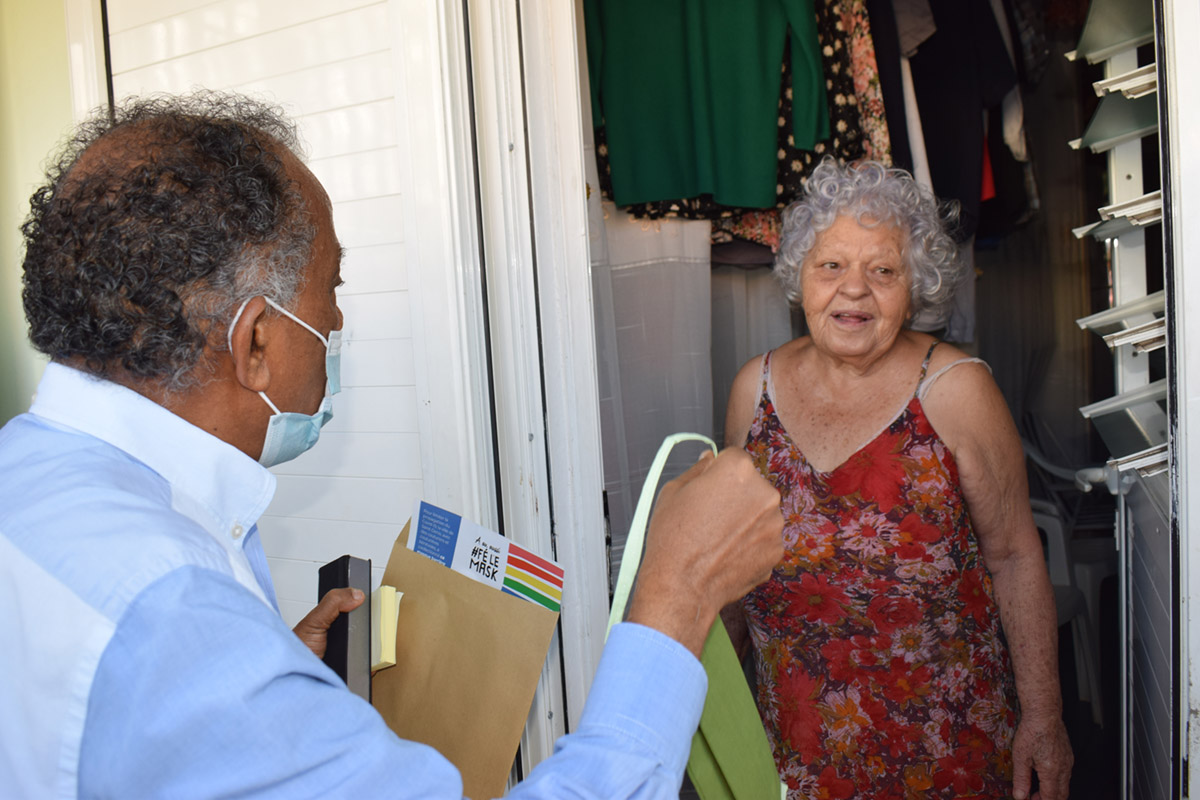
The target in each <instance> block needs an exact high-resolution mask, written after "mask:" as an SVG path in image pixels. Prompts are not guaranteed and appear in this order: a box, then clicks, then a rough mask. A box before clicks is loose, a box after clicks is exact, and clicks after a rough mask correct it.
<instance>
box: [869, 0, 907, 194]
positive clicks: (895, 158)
mask: <svg viewBox="0 0 1200 800" xmlns="http://www.w3.org/2000/svg"><path fill="white" fill-rule="evenodd" d="M866 3H867V17H868V18H869V19H870V21H871V42H872V44H873V46H874V49H875V67H876V69H878V70H879V90H880V94H881V95H882V97H883V108H884V116H885V118H886V120H887V131H888V142H889V144H890V145H891V148H890V149H891V154H892V165H893V166H896V167H899V168H900V169H905V170H908V171H909V172H912V169H913V158H912V151H911V150H910V148H909V142H908V123H907V122H906V119H905V113H904V87H903V79H902V77H901V75H900V36H899V34H898V33H897V31H896V14H895V11H894V10H893V8H892V2H891V0H866Z"/></svg>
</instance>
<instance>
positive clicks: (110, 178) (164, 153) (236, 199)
mask: <svg viewBox="0 0 1200 800" xmlns="http://www.w3.org/2000/svg"><path fill="white" fill-rule="evenodd" d="M298 147H299V143H298V138H297V135H296V130H295V127H294V126H293V124H292V123H291V122H290V121H288V120H287V119H286V118H285V117H284V116H283V114H282V113H281V112H280V111H279V110H278V109H276V108H273V107H270V106H266V105H263V104H262V103H259V102H257V101H254V100H250V99H248V98H245V97H242V96H239V95H234V94H218V93H210V92H201V93H196V94H191V95H187V96H182V97H169V96H152V97H145V98H138V99H132V100H128V101H126V102H124V103H122V104H120V105H119V106H118V107H117V108H114V109H112V110H108V109H101V110H99V111H98V112H97V113H96V114H95V115H94V116H93V117H92V118H91V119H90V120H88V121H87V122H85V123H84V124H83V125H82V126H80V128H79V129H78V131H77V132H76V133H75V135H74V137H73V138H72V139H71V140H70V141H69V142H68V143H67V144H66V146H65V147H64V148H63V150H62V152H61V154H60V155H59V157H58V159H57V161H56V162H55V163H54V164H53V165H52V166H51V167H50V168H49V170H48V172H47V175H46V182H45V184H44V185H43V186H42V187H41V188H39V189H38V190H37V191H36V192H35V193H34V195H33V197H32V199H31V201H30V206H31V213H30V216H29V218H28V219H27V220H26V222H25V223H24V225H23V226H22V228H21V230H22V233H23V234H24V238H25V257H24V278H23V282H24V292H23V300H24V305H25V316H26V318H27V319H28V321H29V337H30V339H31V340H32V342H33V345H34V346H35V347H36V348H37V349H38V350H40V351H42V352H43V353H46V354H47V355H49V356H50V357H51V358H53V359H56V360H69V361H71V362H73V363H77V364H79V365H80V366H81V367H83V368H84V369H87V370H88V371H90V372H92V373H93V374H96V375H99V376H101V377H112V376H114V374H116V373H121V374H124V375H127V376H129V377H130V378H132V379H134V380H139V381H151V382H154V383H156V384H157V385H159V386H160V387H161V388H162V389H164V390H166V391H169V392H176V391H181V390H184V389H187V388H189V387H191V386H194V385H196V384H197V383H200V382H202V381H203V380H204V378H205V374H203V371H202V370H198V369H197V367H198V365H200V364H201V362H202V358H201V357H202V355H203V353H204V350H205V348H206V347H210V348H211V349H213V350H217V351H219V350H221V349H223V348H224V347H225V331H224V326H226V325H228V323H229V321H230V318H231V317H232V315H233V311H234V309H236V308H237V307H238V305H240V304H241V302H242V301H243V300H245V299H246V298H248V297H254V296H257V295H270V296H271V297H272V298H274V299H275V300H276V301H277V302H279V303H280V304H281V305H283V306H284V307H290V306H291V305H292V304H293V303H294V301H295V298H296V296H297V294H298V292H299V290H300V289H301V288H302V286H303V283H304V269H305V266H306V265H307V264H308V262H309V260H310V258H311V250H312V242H313V238H314V236H315V228H314V226H313V224H312V221H311V214H310V213H309V210H308V209H307V208H306V207H305V202H304V199H303V197H302V196H301V194H300V191H299V189H298V186H297V184H296V182H295V180H293V179H292V178H291V177H290V176H289V174H288V171H287V169H286V165H285V160H284V158H285V156H286V154H287V153H288V152H289V151H290V152H293V153H295V152H298ZM218 333H219V335H217V334H218Z"/></svg>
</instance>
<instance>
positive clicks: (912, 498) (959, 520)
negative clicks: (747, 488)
mask: <svg viewBox="0 0 1200 800" xmlns="http://www.w3.org/2000/svg"><path fill="white" fill-rule="evenodd" d="M933 347H936V343H935V344H934V346H933ZM933 347H930V349H929V353H928V354H927V355H926V357H925V360H924V362H923V363H922V365H921V376H920V380H919V382H918V386H917V391H916V392H915V393H914V395H913V397H912V399H911V400H910V401H909V403H908V405H907V406H906V407H905V408H904V410H903V411H901V412H900V415H899V416H898V417H896V418H895V419H894V420H893V421H892V422H891V424H890V425H889V426H888V427H887V428H886V429H885V430H883V431H882V432H881V433H880V434H879V435H878V436H877V437H875V439H873V440H872V441H870V442H869V443H868V444H866V445H865V446H863V447H862V448H861V449H859V450H858V451H857V452H856V453H854V454H853V455H851V456H850V457H849V458H848V459H846V461H845V462H843V463H842V464H841V465H840V466H838V467H836V468H835V469H833V470H832V471H831V472H820V471H818V470H817V469H815V468H814V467H813V466H812V465H810V464H809V463H808V462H807V460H806V459H805V457H804V454H803V453H802V452H801V451H800V448H799V447H798V446H797V445H796V443H795V442H794V441H793V440H792V439H791V437H790V436H789V434H788V432H787V430H785V429H784V427H783V425H782V424H781V423H780V421H779V418H778V416H776V413H775V408H774V404H773V400H772V396H773V388H772V382H771V370H770V353H768V354H767V355H765V356H764V357H763V374H762V394H761V398H760V400H759V404H758V408H757V411H756V413H755V417H754V422H753V423H752V425H751V427H750V432H749V434H748V435H747V438H746V445H745V449H746V451H747V452H748V453H749V454H750V455H751V456H752V457H753V458H754V460H755V463H756V465H757V466H758V469H759V471H760V472H761V473H762V474H763V475H764V476H765V477H766V478H767V479H768V480H770V481H771V482H772V483H773V484H774V485H775V487H776V488H777V489H779V491H780V494H781V495H782V498H783V500H782V507H783V514H784V548H785V552H784V558H783V561H781V562H780V563H779V565H778V566H776V568H775V571H774V573H773V574H772V576H771V578H770V579H769V580H768V581H767V582H766V583H764V584H763V585H761V586H759V587H758V588H757V589H755V590H754V591H753V592H751V593H750V594H749V595H747V596H746V597H745V599H744V600H743V601H742V605H743V608H744V609H745V612H746V618H747V622H748V624H749V628H750V637H751V640H752V642H753V646H754V654H755V659H754V661H755V669H756V675H757V681H758V697H757V700H758V706H759V712H760V714H761V715H762V718H763V724H764V726H765V727H766V731H767V737H768V739H769V740H770V742H771V746H772V748H773V749H774V752H775V761H776V764H777V766H778V767H779V772H780V775H781V776H782V777H783V779H784V780H785V781H786V782H787V785H788V787H789V792H788V797H789V798H790V800H795V799H796V798H826V799H828V800H833V798H852V797H854V798H918V797H919V798H932V797H947V798H948V797H1008V796H1011V791H1012V784H1011V776H1012V757H1011V743H1012V736H1013V730H1014V726H1015V721H1016V708H1017V705H1016V691H1015V686H1014V681H1013V675H1012V668H1011V664H1010V661H1009V655H1008V648H1007V644H1006V643H1005V640H1004V635H1003V633H1002V631H1001V628H1000V617H999V610H998V608H997V606H996V603H995V599H994V596H993V593H992V581H991V576H990V574H989V573H988V571H987V569H986V568H985V567H984V564H983V560H982V557H981V555H980V552H979V547H978V542H977V541H976V537H975V534H974V531H973V530H972V528H971V520H970V517H969V515H968V513H967V509H966V504H965V502H964V498H963V495H962V491H961V488H960V486H959V480H958V470H957V468H956V466H955V463H954V458H953V456H952V455H951V453H950V451H949V449H948V448H947V447H946V445H945V443H944V442H943V441H942V440H941V438H940V437H939V436H938V435H937V433H936V432H935V431H934V430H933V427H932V426H931V425H930V424H929V420H928V419H927V418H926V416H925V412H924V410H923V409H922V406H921V395H922V387H924V386H926V385H927V382H926V373H927V371H928V367H929V359H930V356H932V354H933ZM939 374H940V373H939ZM937 377H938V376H937V375H935V376H933V378H934V379H936V378H937Z"/></svg>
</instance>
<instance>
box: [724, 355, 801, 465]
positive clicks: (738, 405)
mask: <svg viewBox="0 0 1200 800" xmlns="http://www.w3.org/2000/svg"><path fill="white" fill-rule="evenodd" d="M796 342H797V340H792V341H790V342H788V343H786V344H784V345H781V346H780V347H777V348H775V349H774V350H772V351H770V357H771V369H772V370H779V369H780V365H781V364H782V365H787V364H789V363H790V362H791V361H792V360H793V359H794V358H795V355H794V351H795V345H796ZM765 355H766V354H765V353H761V354H759V355H756V356H755V357H754V358H752V359H750V360H749V361H747V362H746V363H745V364H743V365H742V367H741V369H739V370H738V373H737V376H736V377H735V378H734V379H733V386H732V387H731V388H730V390H729V404H728V406H727V407H726V411H725V445H726V446H734V445H740V444H741V443H742V442H743V441H744V440H745V438H746V433H747V432H748V431H749V430H750V424H751V423H752V422H753V421H754V412H755V409H756V408H757V407H758V401H759V399H760V398H761V397H762V391H763V357H764V356H765Z"/></svg>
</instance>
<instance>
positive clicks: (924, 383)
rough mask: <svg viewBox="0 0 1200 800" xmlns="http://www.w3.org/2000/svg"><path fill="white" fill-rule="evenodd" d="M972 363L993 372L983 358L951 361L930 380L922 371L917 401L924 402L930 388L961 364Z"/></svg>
mask: <svg viewBox="0 0 1200 800" xmlns="http://www.w3.org/2000/svg"><path fill="white" fill-rule="evenodd" d="M972 362H974V363H976V364H983V366H984V367H986V368H987V371H988V372H991V371H992V368H991V367H990V366H988V363H987V362H986V361H984V360H983V359H982V358H976V357H974V356H967V357H966V358H960V359H958V360H957V361H951V362H950V363H949V364H947V365H946V366H944V367H942V368H941V369H939V370H938V371H937V372H935V373H933V374H932V375H930V376H929V377H928V378H925V377H924V371H922V378H921V382H920V383H918V384H917V399H918V400H924V399H925V395H927V394H929V389H930V387H932V386H933V384H934V383H936V382H937V379H938V378H940V377H942V376H943V375H945V374H946V373H947V372H949V371H950V370H952V369H954V368H955V367H957V366H958V365H959V364H970V363H972Z"/></svg>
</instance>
